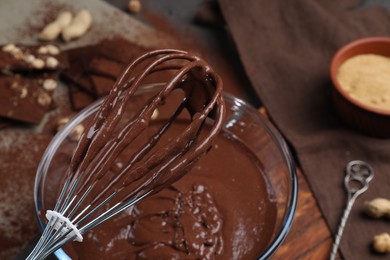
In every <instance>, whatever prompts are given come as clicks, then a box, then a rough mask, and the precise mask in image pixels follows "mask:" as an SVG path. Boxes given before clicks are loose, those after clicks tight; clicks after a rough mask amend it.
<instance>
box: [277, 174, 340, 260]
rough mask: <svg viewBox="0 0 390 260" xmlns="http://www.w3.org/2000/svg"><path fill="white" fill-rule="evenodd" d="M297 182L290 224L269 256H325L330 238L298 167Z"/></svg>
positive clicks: (293, 257) (288, 257)
mask: <svg viewBox="0 0 390 260" xmlns="http://www.w3.org/2000/svg"><path fill="white" fill-rule="evenodd" d="M298 185H299V191H298V205H297V210H296V213H295V218H294V222H293V225H292V227H291V230H290V232H289V234H288V235H287V238H286V240H285V241H284V242H283V244H282V245H281V247H280V248H279V249H278V250H277V251H276V253H275V255H274V256H273V257H272V259H328V258H329V254H330V250H331V248H332V244H333V238H332V235H331V233H330V230H329V228H328V226H327V225H326V223H325V220H324V218H323V216H322V214H321V211H320V209H319V208H318V205H317V202H316V200H315V198H314V196H313V193H312V192H311V190H310V187H309V185H308V183H307V181H306V178H305V177H304V176H303V174H302V172H301V171H299V170H298Z"/></svg>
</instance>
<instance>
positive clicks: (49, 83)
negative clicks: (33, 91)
mask: <svg viewBox="0 0 390 260" xmlns="http://www.w3.org/2000/svg"><path fill="white" fill-rule="evenodd" d="M57 85H58V84H57V81H55V80H54V79H45V80H44V81H43V84H42V86H43V88H44V89H45V90H47V91H52V90H54V89H56V88H57Z"/></svg>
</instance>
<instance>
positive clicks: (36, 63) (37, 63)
mask: <svg viewBox="0 0 390 260" xmlns="http://www.w3.org/2000/svg"><path fill="white" fill-rule="evenodd" d="M31 66H32V67H33V68H35V69H43V67H45V62H44V61H43V60H41V59H35V60H33V61H32V62H31Z"/></svg>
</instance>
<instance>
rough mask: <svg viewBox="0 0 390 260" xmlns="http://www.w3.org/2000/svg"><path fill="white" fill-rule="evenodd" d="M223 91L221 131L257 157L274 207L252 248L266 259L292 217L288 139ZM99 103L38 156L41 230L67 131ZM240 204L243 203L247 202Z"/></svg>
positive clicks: (67, 146)
mask: <svg viewBox="0 0 390 260" xmlns="http://www.w3.org/2000/svg"><path fill="white" fill-rule="evenodd" d="M159 88H160V87H159V86H158V85H156V84H154V85H153V84H151V85H146V86H144V87H143V88H142V89H140V90H139V91H138V92H137V95H140V96H142V95H150V94H152V93H155V92H156V91H158V90H159ZM223 95H224V100H225V103H226V109H227V111H226V119H225V120H226V121H225V124H224V129H223V131H224V132H225V133H228V134H229V135H231V136H234V137H235V138H237V139H239V140H240V142H241V143H243V144H245V146H246V147H247V148H249V149H250V150H251V152H252V154H254V155H255V156H256V157H257V159H258V160H259V162H260V164H261V168H262V171H261V172H259V173H260V174H262V175H263V176H262V177H263V178H264V180H265V182H266V183H267V193H268V194H269V196H270V198H272V201H273V203H274V205H275V208H276V214H274V216H275V219H273V220H270V223H271V222H272V224H273V229H272V230H273V231H272V234H271V235H270V237H269V238H268V239H267V241H268V242H266V243H265V245H262V248H261V249H259V252H258V253H256V255H259V256H258V259H268V258H269V257H270V256H272V254H273V253H274V252H275V251H276V250H277V248H278V247H279V246H280V245H281V243H282V242H283V240H284V238H285V237H286V236H287V233H288V232H289V230H290V228H291V224H292V221H293V217H294V213H295V208H296V204H297V191H298V187H297V176H296V171H295V164H294V161H293V159H292V156H291V154H290V152H289V149H288V147H287V145H286V142H285V141H284V139H283V138H282V136H281V134H280V133H279V132H278V131H277V130H276V129H275V128H274V127H273V125H272V124H270V123H269V121H268V120H266V119H264V118H263V117H262V116H261V114H260V113H259V112H258V111H257V110H256V109H255V108H253V107H251V106H250V105H249V104H247V103H246V102H244V101H242V100H240V99H238V98H236V97H234V96H232V95H230V94H228V93H224V94H223ZM100 103H101V100H100V101H97V102H96V103H94V104H92V105H90V106H89V107H87V108H86V109H84V110H83V111H81V112H80V113H79V114H77V115H76V116H75V117H74V118H73V119H71V120H70V122H69V123H68V124H67V125H66V126H65V127H64V128H63V129H62V130H61V131H60V132H59V133H58V134H57V135H56V136H55V137H54V138H53V140H52V142H51V143H50V144H49V146H48V148H47V149H46V151H45V153H44V155H43V157H42V160H41V162H40V164H39V167H38V169H37V174H36V179H35V187H34V200H35V211H36V212H35V213H36V217H37V219H38V223H39V226H40V228H41V229H43V228H44V226H45V222H44V221H43V219H42V215H44V214H42V213H43V212H44V211H45V210H46V209H49V208H50V207H51V206H52V205H54V202H55V196H56V194H57V192H58V190H59V185H60V182H61V179H62V176H61V173H64V172H65V169H66V167H67V166H68V164H69V154H68V155H65V154H64V152H63V151H65V150H66V151H72V149H74V148H75V145H76V142H70V141H69V138H68V136H69V134H70V133H71V132H72V130H73V129H74V127H76V126H77V125H78V124H80V123H83V122H85V120H87V119H88V118H90V117H91V115H93V114H94V113H95V112H96V111H97V109H98V107H99V105H100ZM206 156H207V155H206ZM188 174H191V172H190V173H188ZM210 174H211V173H210ZM240 174H241V173H240ZM185 177H186V176H185ZM185 177H184V178H185ZM239 178H240V176H239V174H238V175H237V179H239ZM217 202H218V201H217ZM140 203H142V202H140ZM242 207H245V203H243V204H242ZM238 210H239V209H238ZM55 255H56V256H57V257H58V258H59V259H69V257H68V256H67V254H66V253H65V251H63V250H62V249H60V250H57V251H56V252H55Z"/></svg>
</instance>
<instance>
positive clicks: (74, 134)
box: [69, 124, 85, 141]
mask: <svg viewBox="0 0 390 260" xmlns="http://www.w3.org/2000/svg"><path fill="white" fill-rule="evenodd" d="M84 129H85V128H84V126H83V125H81V124H80V125H76V126H75V128H73V130H72V131H71V132H70V134H69V138H70V139H71V140H73V141H78V140H80V138H81V135H82V134H83V133H84Z"/></svg>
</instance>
